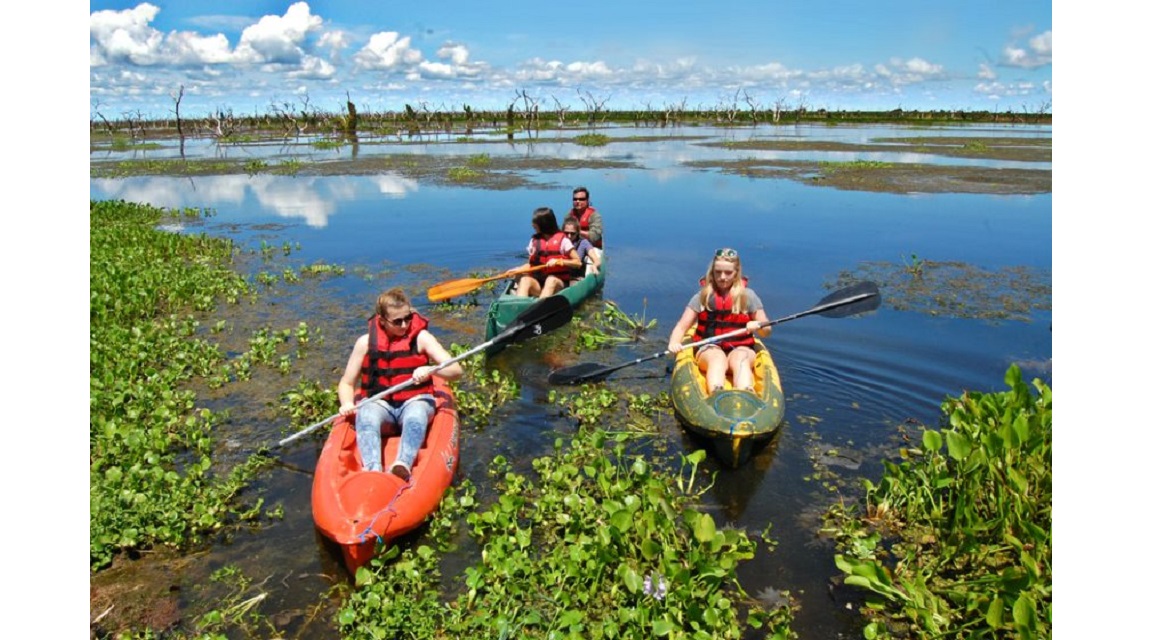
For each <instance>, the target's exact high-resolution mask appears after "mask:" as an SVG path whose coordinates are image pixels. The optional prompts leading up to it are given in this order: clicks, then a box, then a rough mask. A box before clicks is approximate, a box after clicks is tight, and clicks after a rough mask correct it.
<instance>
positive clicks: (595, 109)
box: [576, 87, 612, 124]
mask: <svg viewBox="0 0 1152 640" xmlns="http://www.w3.org/2000/svg"><path fill="white" fill-rule="evenodd" d="M576 95H577V96H578V97H579V98H580V101H581V102H583V103H584V111H585V112H586V113H587V114H588V124H594V123H595V122H596V119H597V118H598V117H599V116H600V112H601V111H603V110H604V105H605V104H606V103H607V102H608V101H609V100H611V99H612V95H611V94H609V95H608V97H607V98H604V99H603V100H597V99H596V97H595V96H593V95H592V92H590V91H584V90H583V89H581V88H580V87H576Z"/></svg>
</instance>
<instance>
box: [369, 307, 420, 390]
mask: <svg viewBox="0 0 1152 640" xmlns="http://www.w3.org/2000/svg"><path fill="white" fill-rule="evenodd" d="M427 328H428V320H426V319H425V318H424V316H422V315H420V314H418V313H415V312H413V313H412V321H411V322H409V323H408V331H407V333H405V334H404V335H403V336H401V337H399V338H392V337H391V336H389V335H388V332H387V331H385V330H384V327H382V326H380V317H379V316H372V319H370V320H369V321H368V352H367V353H365V354H364V360H363V361H362V362H361V363H360V389H359V390H358V391H357V392H356V393H357V397H356V400H357V401H359V400H362V399H364V398H368V397H371V396H374V395H376V394H377V393H380V392H381V391H383V390H385V389H387V388H389V387H393V386H396V385H398V384H400V383H401V382H405V381H407V380H409V379H411V378H412V372H413V371H415V370H416V367H422V366H424V365H426V364H428V356H427V355H425V354H423V353H418V351H417V345H416V337H417V336H419V335H420V332H421V331H423V330H425V329H427ZM422 393H432V378H431V377H429V378H428V379H427V380H425V381H424V383H423V384H416V385H412V386H410V387H407V388H405V389H401V390H400V391H397V392H396V393H393V394H392V395H390V396H388V397H387V398H384V399H385V400H388V401H389V402H391V403H393V404H399V403H401V402H403V401H405V400H407V399H408V398H411V397H413V396H417V395H420V394H422Z"/></svg>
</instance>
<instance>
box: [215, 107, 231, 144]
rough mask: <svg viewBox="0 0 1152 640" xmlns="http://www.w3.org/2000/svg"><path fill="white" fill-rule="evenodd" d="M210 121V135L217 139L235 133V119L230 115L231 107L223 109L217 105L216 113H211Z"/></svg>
mask: <svg viewBox="0 0 1152 640" xmlns="http://www.w3.org/2000/svg"><path fill="white" fill-rule="evenodd" d="M212 122H213V123H214V127H213V130H212V135H214V136H215V137H216V139H217V140H223V139H226V138H229V137H231V136H232V134H234V133H236V119H235V118H234V117H233V116H232V109H228V110H227V111H225V110H224V109H222V108H219V107H218V108H217V109H216V113H214V114H212Z"/></svg>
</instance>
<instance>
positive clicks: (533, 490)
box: [338, 429, 794, 640]
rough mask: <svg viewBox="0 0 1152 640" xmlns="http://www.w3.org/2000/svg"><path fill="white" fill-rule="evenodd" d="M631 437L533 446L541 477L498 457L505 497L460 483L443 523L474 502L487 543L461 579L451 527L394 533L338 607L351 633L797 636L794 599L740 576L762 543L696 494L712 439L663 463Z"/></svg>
mask: <svg viewBox="0 0 1152 640" xmlns="http://www.w3.org/2000/svg"><path fill="white" fill-rule="evenodd" d="M632 437H633V436H629V435H627V434H623V433H621V434H616V435H613V436H609V435H608V434H605V433H604V432H600V431H593V430H590V429H581V430H580V431H579V432H577V433H576V434H574V435H573V436H572V437H571V439H557V442H556V453H555V455H552V456H543V457H540V458H537V459H535V460H534V461H533V462H532V468H533V471H534V474H533V477H529V476H528V475H524V474H521V473H518V472H516V471H515V470H513V469H512V468H511V466H510V465H509V463H508V461H507V460H505V459H504V458H502V457H498V458H496V459H495V460H493V462H492V464H491V465H490V469H489V473H490V475H492V476H493V477H494V478H497V479H498V480H499V486H500V496H499V498H498V499H497V500H495V501H494V502H493V503H492V504H491V505H490V506H488V507H487V508H486V509H483V510H480V511H472V510H465V509H464V507H465V506H466V505H468V506H470V505H472V504H473V502H474V501H473V499H472V496H471V494H469V493H465V494H464V496H463V497H462V498H460V499H458V498H457V495H458V494H454V495H453V496H451V497H450V498H449V499H448V500H446V501H445V502H444V506H443V507H442V509H441V512H440V514H438V515H437V517H436V519H437V520H438V521H440V524H438V525H437V527H438V529H437V530H438V531H440V532H441V533H442V534H443V533H445V532H447V531H448V530H449V529H450V526H449V525H446V524H445V522H444V519H445V518H447V517H449V516H450V515H451V514H452V512H453V511H455V510H458V509H459V510H460V511H461V512H466V516H465V517H466V520H467V523H468V525H469V527H470V532H471V535H472V537H473V538H474V539H475V541H476V543H477V544H478V545H480V548H481V562H480V563H479V564H476V565H473V566H470V567H467V568H466V569H465V570H464V572H463V575H462V581H463V585H462V586H461V588H460V591H459V593H457V595H455V597H454V598H452V599H447V598H446V597H445V594H443V593H441V591H442V590H445V591H451V589H452V585H451V584H445V580H444V578H443V575H442V573H441V571H440V564H439V554H440V552H441V550H442V549H443V548H444V544H443V542H442V541H443V540H444V539H445V538H443V537H441V538H434V539H433V543H432V544H431V545H420V546H419V547H417V548H416V549H414V550H408V551H401V550H400V548H399V547H391V548H389V549H386V550H385V551H384V552H383V553H382V554H380V555H379V556H378V557H377V558H375V559H374V560H373V561H372V562H371V563H370V565H369V566H367V567H363V568H361V569H360V570H359V571H358V572H357V574H356V583H357V587H358V588H357V590H356V591H355V593H353V594H352V596H351V597H350V598H349V599H348V600H347V602H346V603H345V606H344V608H343V609H342V610H341V611H340V613H339V614H338V619H339V623H340V629H341V633H342V635H343V637H345V638H382V637H398V636H403V637H410V638H444V637H462V638H504V637H518V638H576V637H587V638H611V637H615V638H649V637H668V638H741V637H744V634H745V633H747V632H749V631H750V630H751V629H760V630H761V631H760V632H759V633H763V634H765V635H764V637H770V638H774V639H779V640H784V639H786V638H792V637H794V634H792V632H791V630H790V626H789V625H790V624H791V621H792V615H793V612H792V610H791V608H790V607H789V606H788V605H787V604H785V605H784V606H781V607H776V608H772V609H766V608H765V607H763V606H762V605H761V604H760V603H759V602H758V601H757V600H756V599H754V598H751V597H749V596H748V595H747V594H746V593H745V592H744V591H743V589H741V587H740V585H739V583H738V582H737V580H736V568H737V566H738V565H739V563H740V562H741V561H742V560H747V559H748V558H751V557H752V556H753V554H754V553H755V548H756V544H755V543H754V542H753V541H752V540H751V539H750V538H749V537H748V535H747V534H746V533H745V532H744V531H741V530H737V529H718V528H717V527H716V524H715V522H714V521H713V519H712V516H710V515H709V514H707V513H703V512H700V511H697V510H696V509H694V508H693V507H692V504H693V503H694V502H695V501H696V500H698V499H699V497H700V496H701V495H702V494H703V493H704V492H705V491H707V489H708V487H701V486H699V485H698V481H699V480H700V478H699V477H698V472H699V470H698V465H699V463H700V461H701V460H702V459H703V458H704V452H703V451H699V452H696V453H694V454H692V455H691V456H688V457H683V458H681V460H680V469H679V470H678V471H671V472H669V471H663V470H660V469H658V468H656V467H655V466H654V465H653V463H651V462H650V461H648V460H647V459H646V458H645V457H643V456H642V455H635V454H629V453H628V452H627V450H626V443H627V442H628V441H629V439H631V438H632ZM769 544H770V543H769ZM438 549H439V550H438Z"/></svg>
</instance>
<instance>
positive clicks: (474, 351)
mask: <svg viewBox="0 0 1152 640" xmlns="http://www.w3.org/2000/svg"><path fill="white" fill-rule="evenodd" d="M494 341H495V338H493V339H492V340H489V341H488V342H485V343H484V344H482V345H480V346H478V347H475V348H473V349H469V350H468V351H466V352H464V353H462V354H460V355H458V356H456V357H455V358H452V359H451V360H445V361H444V362H442V363H440V364H438V365H436V366H435V367H433V368H432V371H430V372H429V375H432V374H433V373H436V372H437V371H440V370H441V369H443V368H445V367H449V366H451V365H454V364H456V363H457V362H460V361H461V360H464V359H466V358H469V357H471V356H473V355H476V354H477V353H479V352H481V351H483V350H484V349H487V348H488V347H490V346H492V342H494ZM414 384H416V380H415V378H408V379H407V380H405V381H404V382H401V383H400V384H397V385H393V386H391V387H388V388H387V389H385V390H383V391H381V392H380V393H377V394H376V395H373V396H371V397H368V398H364V399H363V400H361V401H360V402H357V403H356V406H355V407H353V409H359V408H360V407H361V406H362V405H365V404H367V403H369V402H372V401H373V400H379V399H381V398H385V397H387V396H390V395H392V394H393V393H396V392H397V391H403V390H404V389H407V388H408V387H411V386H412V385H414ZM339 417H340V414H339V413H337V414H336V415H333V416H329V417H327V418H325V419H324V420H321V421H320V422H317V423H316V424H314V425H311V426H308V427H306V428H305V429H304V430H302V431H297V432H296V433H294V434H292V435H290V436H288V437H287V438H284V439H283V440H281V441H280V442H278V443H276V446H278V447H282V446H284V445H286V444H288V443H289V442H292V441H293V440H296V439H297V438H302V437H304V436H306V435H308V434H309V433H312V432H313V431H315V430H317V429H319V428H320V427H323V426H324V425H326V424H328V423H329V422H332V421H333V420H335V419H336V418H339Z"/></svg>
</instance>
